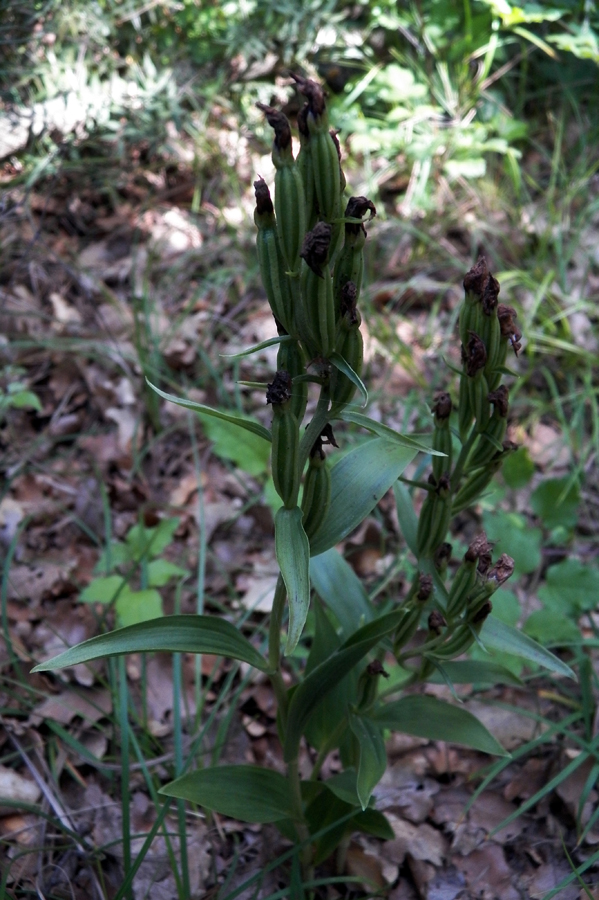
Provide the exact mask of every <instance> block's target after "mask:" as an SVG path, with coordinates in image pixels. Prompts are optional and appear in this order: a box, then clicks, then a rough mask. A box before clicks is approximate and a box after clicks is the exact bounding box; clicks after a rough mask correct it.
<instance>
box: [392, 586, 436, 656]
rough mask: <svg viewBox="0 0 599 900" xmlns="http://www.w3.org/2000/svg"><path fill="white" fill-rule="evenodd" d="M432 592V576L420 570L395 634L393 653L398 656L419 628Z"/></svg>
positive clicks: (405, 603)
mask: <svg viewBox="0 0 599 900" xmlns="http://www.w3.org/2000/svg"><path fill="white" fill-rule="evenodd" d="M432 593H433V579H432V577H431V576H430V575H425V574H423V573H421V572H418V573H417V574H416V576H415V578H414V580H413V581H412V585H411V587H410V590H409V592H408V596H407V597H406V599H405V601H404V604H403V609H404V610H405V615H404V617H403V619H402V620H401V622H400V624H399V625H398V626H397V628H396V629H395V632H394V634H393V653H394V655H395V657H396V658H397V657H399V654H400V652H401V650H402V648H403V647H404V646H405V645H406V644H407V643H408V641H409V640H411V638H412V637H413V636H414V634H415V633H416V631H417V630H418V625H419V623H420V616H421V615H422V610H423V607H424V605H425V603H426V601H427V600H428V599H429V598H430V596H431V595H432Z"/></svg>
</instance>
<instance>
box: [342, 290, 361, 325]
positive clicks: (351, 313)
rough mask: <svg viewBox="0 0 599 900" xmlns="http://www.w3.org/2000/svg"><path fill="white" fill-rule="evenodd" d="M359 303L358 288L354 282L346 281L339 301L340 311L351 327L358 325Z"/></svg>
mask: <svg viewBox="0 0 599 900" xmlns="http://www.w3.org/2000/svg"><path fill="white" fill-rule="evenodd" d="M357 302H358V288H357V287H356V285H355V284H354V282H353V281H346V282H345V284H344V285H343V287H342V288H341V298H340V301H339V311H340V313H341V316H342V317H343V316H345V317H346V318H347V321H348V324H349V325H357V324H358V318H359V317H358V310H357V307H356V303H357Z"/></svg>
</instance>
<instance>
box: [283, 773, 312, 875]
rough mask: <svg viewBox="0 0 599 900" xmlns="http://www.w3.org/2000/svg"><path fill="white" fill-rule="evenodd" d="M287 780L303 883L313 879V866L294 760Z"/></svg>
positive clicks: (299, 782)
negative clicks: (299, 851)
mask: <svg viewBox="0 0 599 900" xmlns="http://www.w3.org/2000/svg"><path fill="white" fill-rule="evenodd" d="M287 779H288V781H289V789H290V793H291V808H292V811H293V821H294V823H295V827H296V830H297V836H298V838H299V840H300V842H301V843H302V844H303V847H302V851H301V861H302V874H303V876H304V880H305V881H310V880H311V879H312V878H313V877H314V866H313V864H312V847H311V845H310V832H309V830H308V826H307V825H306V820H305V818H304V804H303V802H302V783H301V779H300V774H299V762H298V758H297V756H296V758H295V759H293V760H291V762H289V763H288V765H287Z"/></svg>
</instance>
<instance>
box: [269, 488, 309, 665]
mask: <svg viewBox="0 0 599 900" xmlns="http://www.w3.org/2000/svg"><path fill="white" fill-rule="evenodd" d="M303 517H304V516H303V513H302V511H301V509H300V508H299V507H297V506H296V507H295V508H294V509H285V508H284V507H281V508H280V509H279V510H278V511H277V514H276V515H275V555H276V557H277V562H278V564H279V568H280V570H281V575H282V576H283V581H284V582H285V587H286V589H287V599H288V601H289V631H288V635H287V646H286V648H285V655H286V656H289V654H290V653H292V652H293V651H294V650H295V648H296V647H297V643H298V641H299V639H300V637H301V635H302V631H303V630H304V625H305V624H306V616H307V615H308V609H309V608H310V542H309V541H308V538H307V536H306V532H305V531H304V528H303V525H302V519H303Z"/></svg>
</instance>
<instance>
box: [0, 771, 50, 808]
mask: <svg viewBox="0 0 599 900" xmlns="http://www.w3.org/2000/svg"><path fill="white" fill-rule="evenodd" d="M40 794H41V790H40V788H39V787H38V785H37V784H36V783H35V781H31V780H30V779H29V778H26V777H25V776H24V775H19V773H18V772H15V770H14V769H9V768H7V767H6V766H1V765H0V816H2V815H5V814H6V813H7V812H8V813H9V814H10V813H11V812H12V810H11V808H10V807H3V806H2V801H3V800H10V801H11V802H13V803H35V802H36V800H38V799H39V796H40Z"/></svg>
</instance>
